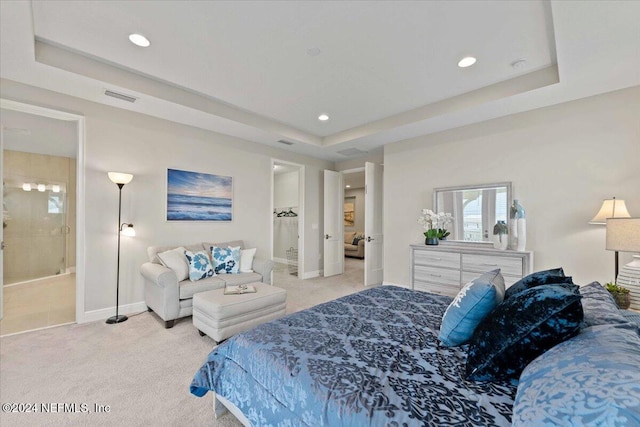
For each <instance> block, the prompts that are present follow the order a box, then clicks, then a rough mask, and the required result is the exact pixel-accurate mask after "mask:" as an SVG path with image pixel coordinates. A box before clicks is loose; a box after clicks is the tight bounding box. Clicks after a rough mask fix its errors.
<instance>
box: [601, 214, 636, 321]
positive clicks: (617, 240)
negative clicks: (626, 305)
mask: <svg viewBox="0 0 640 427" xmlns="http://www.w3.org/2000/svg"><path fill="white" fill-rule="evenodd" d="M606 247H607V249H608V250H614V251H616V266H615V269H616V276H615V277H616V284H618V285H621V286H624V287H625V288H627V289H629V294H628V295H629V300H630V304H631V305H630V306H631V308H633V309H636V310H640V255H633V260H632V261H631V262H630V263H628V264H626V265H624V266H623V267H622V269H621V270H620V272H619V274H618V251H620V252H640V218H610V219H607V245H606Z"/></svg>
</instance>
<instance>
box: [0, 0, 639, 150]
mask: <svg viewBox="0 0 640 427" xmlns="http://www.w3.org/2000/svg"><path fill="white" fill-rule="evenodd" d="M0 7H1V8H2V9H1V13H0V19H1V22H0V23H1V29H0V31H1V34H0V35H1V37H0V53H1V55H2V56H1V61H0V76H2V78H6V79H10V80H15V81H18V82H22V83H26V84H29V85H33V86H37V87H42V88H45V89H49V90H53V91H56V92H61V93H65V94H68V95H72V96H75V97H79V98H83V99H87V100H90V101H94V102H99V103H103V104H106V105H111V106H114V107H118V108H124V109H127V110H131V111H137V112H141V113H144V114H149V115H152V116H156V117H160V118H164V119H167V120H172V121H175V122H179V123H184V124H187V125H192V126H197V127H200V128H203V129H209V130H213V131H216V132H220V133H223V134H228V135H232V136H236V137H239V138H243V139H247V140H251V141H255V142H259V143H263V144H266V145H270V146H274V147H279V148H283V149H285V150H290V151H294V152H297V153H301V154H306V155H310V156H314V157H318V158H323V159H327V160H332V161H339V160H346V159H349V158H354V157H358V156H361V155H364V154H365V153H372V152H375V151H376V150H380V148H381V147H382V146H383V145H385V144H388V143H392V142H396V141H400V140H404V139H408V138H413V137H416V136H420V135H427V134H431V133H435V132H440V131H443V130H447V129H452V128H456V127H460V126H464V125H468V124H472V123H477V122H480V121H484V120H489V119H492V118H497V117H502V116H506V115H509V114H514V113H518V112H522V111H528V110H531V109H535V108H540V107H544V106H548V105H554V104H558V103H561V102H567V101H571V100H574V99H579V98H583V97H587V96H592V95H596V94H599V93H604V92H608V91H613V90H618V89H622V88H625V87H630V86H635V85H638V84H640V26H639V25H638V24H637V17H638V16H640V2H638V1H627V2H624V1H620V2H615V1H604V2H600V1H588V2H587V1H584V2H582V1H576V2H565V1H552V2H547V1H535V0H534V1H511V2H506V1H422V2H421V1H407V2H404V1H394V2H387V1H371V2H367V1H342V2H332V1H316V2H274V1H242V2H230V1H229V2H226V1H223V2H186V1H162V2H160V1H154V2H151V1H145V2H140V1H139V2H132V1H84V2H75V1H73V2H71V1H56V2H50V1H33V2H0ZM133 32H138V33H142V34H144V35H145V36H147V37H148V38H149V39H150V41H151V46H150V47H148V48H140V47H137V46H134V45H133V44H131V43H130V42H129V41H128V39H127V37H128V35H129V34H131V33H133ZM467 55H472V56H475V57H477V58H478V62H477V63H476V64H475V65H473V66H472V67H469V68H464V69H463V68H459V67H458V66H457V62H458V60H459V59H461V58H462V57H464V56H467ZM519 59H525V60H526V62H525V63H524V66H522V67H514V66H512V64H513V63H514V62H515V61H517V60H519ZM105 89H109V90H113V91H116V92H119V93H123V94H126V95H130V96H133V97H134V98H137V100H136V102H135V103H128V102H126V101H122V100H119V99H114V98H111V97H107V96H105V95H104V91H105ZM321 113H326V114H328V115H329V116H330V119H329V120H328V121H326V122H320V121H319V120H318V115H319V114H321ZM279 140H285V141H288V142H292V143H293V145H283V144H281V143H279V142H278V141H279Z"/></svg>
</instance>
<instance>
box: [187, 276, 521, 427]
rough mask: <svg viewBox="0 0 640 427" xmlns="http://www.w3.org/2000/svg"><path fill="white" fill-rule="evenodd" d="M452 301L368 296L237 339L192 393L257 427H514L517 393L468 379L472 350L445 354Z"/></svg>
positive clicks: (406, 294) (213, 357)
mask: <svg viewBox="0 0 640 427" xmlns="http://www.w3.org/2000/svg"><path fill="white" fill-rule="evenodd" d="M449 302H451V298H449V297H445V296H439V295H434V294H429V293H425V292H420V291H412V290H409V289H405V288H399V287H395V286H383V287H378V288H373V289H368V290H365V291H362V292H359V293H357V294H353V295H349V296H346V297H343V298H340V299H337V300H335V301H331V302H328V303H325V304H321V305H318V306H316V307H313V308H310V309H308V310H304V311H301V312H298V313H294V314H291V315H288V316H285V317H283V318H281V319H278V320H276V321H272V322H269V323H266V324H263V325H261V326H259V327H257V328H255V329H252V330H250V331H247V332H244V333H241V334H238V335H236V336H234V337H233V338H231V339H229V340H228V341H226V342H224V343H223V344H221V345H220V346H218V347H217V348H215V349H214V350H213V351H212V352H211V353H210V354H209V356H208V358H207V361H206V363H205V364H204V365H203V366H202V367H201V368H200V370H199V371H198V372H197V374H196V375H195V377H194V379H193V383H192V384H191V392H192V393H193V394H195V395H196V396H203V395H204V394H206V393H207V391H209V390H212V391H215V392H216V393H217V394H219V395H221V396H223V397H225V398H226V399H228V400H229V401H231V402H232V403H233V404H235V405H236V406H237V407H238V408H239V409H240V410H241V411H242V412H243V414H245V416H246V417H247V418H248V419H249V420H250V421H251V423H252V424H253V425H254V426H398V427H400V426H453V425H455V426H507V425H510V424H511V412H512V407H513V399H514V396H515V392H516V386H515V385H513V384H510V383H506V382H505V383H479V382H472V381H466V380H465V379H464V372H465V361H466V346H463V347H457V348H447V347H441V346H440V345H439V342H438V340H437V336H438V331H439V327H440V322H441V319H442V315H443V313H444V311H445V309H446V308H447V306H448V304H449Z"/></svg>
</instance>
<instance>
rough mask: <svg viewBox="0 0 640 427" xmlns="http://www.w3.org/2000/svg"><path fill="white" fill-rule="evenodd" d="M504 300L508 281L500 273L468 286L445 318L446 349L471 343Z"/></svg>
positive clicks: (442, 330)
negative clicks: (479, 327) (484, 320)
mask: <svg viewBox="0 0 640 427" xmlns="http://www.w3.org/2000/svg"><path fill="white" fill-rule="evenodd" d="M503 299H504V278H503V277H502V274H500V269H496V270H493V271H490V272H487V273H484V274H483V275H482V276H480V277H478V278H477V279H474V280H472V281H471V282H469V283H467V284H466V285H465V286H464V288H462V289H461V290H460V292H459V293H458V295H457V296H456V297H455V299H454V300H453V301H452V302H451V304H449V307H447V311H445V313H444V316H442V325H441V326H440V335H439V336H438V338H439V339H440V341H441V342H442V344H443V345H444V346H446V347H455V346H458V345H462V344H464V343H466V342H467V341H469V340H470V339H471V337H472V336H473V331H475V329H476V328H477V327H478V325H479V324H480V322H482V320H483V319H484V318H485V317H486V316H487V315H488V314H489V313H490V312H491V310H493V309H494V308H495V307H496V306H497V305H498V304H500V303H501V302H502V300H503Z"/></svg>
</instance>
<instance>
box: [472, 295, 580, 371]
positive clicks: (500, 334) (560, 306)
mask: <svg viewBox="0 0 640 427" xmlns="http://www.w3.org/2000/svg"><path fill="white" fill-rule="evenodd" d="M571 286H573V287H574V288H575V289H573V288H571ZM577 289H578V286H575V285H541V286H536V287H535V288H531V289H527V290H525V291H522V292H520V293H518V294H516V295H514V296H513V297H511V298H509V299H507V300H505V301H504V302H503V303H502V304H500V305H499V306H498V307H496V308H495V310H493V311H492V312H491V313H490V314H489V315H488V316H487V317H486V318H485V319H484V321H483V322H482V323H481V324H480V325H479V326H478V328H477V329H476V331H475V332H474V334H473V338H472V339H471V342H470V346H469V352H468V355H467V370H466V371H467V378H468V379H471V380H479V381H491V380H502V379H517V378H518V376H519V375H520V373H521V372H522V370H523V369H524V367H525V366H527V365H528V364H529V362H531V361H532V360H533V359H535V358H536V357H538V356H539V355H541V354H542V353H544V352H545V351H547V350H548V349H550V348H551V347H553V346H555V345H556V344H559V343H561V342H562V341H564V340H566V339H568V338H571V337H572V336H574V335H575V334H577V333H578V332H579V330H580V326H581V324H582V318H583V312H582V304H581V303H580V299H581V298H582V297H581V296H580V294H579V292H578V290H577Z"/></svg>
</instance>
